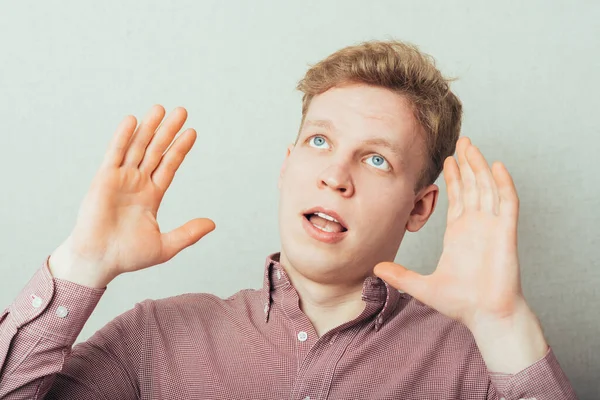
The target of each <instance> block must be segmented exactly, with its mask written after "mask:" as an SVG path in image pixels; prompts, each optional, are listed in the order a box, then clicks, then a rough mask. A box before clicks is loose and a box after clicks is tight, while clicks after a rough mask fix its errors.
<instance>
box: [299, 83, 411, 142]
mask: <svg viewBox="0 0 600 400" xmlns="http://www.w3.org/2000/svg"><path fill="white" fill-rule="evenodd" d="M324 121H327V122H324ZM315 127H316V128H317V129H323V130H335V131H336V133H338V134H341V135H343V136H344V138H350V139H356V140H357V141H365V140H370V139H385V140H386V141H388V142H391V143H393V144H394V146H395V147H398V148H401V149H403V150H404V151H407V152H408V151H411V150H415V145H416V144H417V143H418V142H419V141H418V140H417V138H418V137H419V131H420V126H419V124H418V122H417V120H416V118H415V117H414V114H413V109H412V107H411V105H410V102H409V101H408V100H407V99H406V98H405V97H404V96H401V95H400V94H398V93H394V92H392V91H391V90H389V89H385V88H381V87H376V86H370V85H366V84H351V85H345V86H340V87H334V88H331V89H329V90H327V91H326V92H324V93H321V94H319V95H317V96H315V97H313V99H312V101H311V103H310V106H309V108H308V110H307V113H306V118H305V121H304V125H303V130H309V129H310V130H312V129H315ZM411 152H412V151H411Z"/></svg>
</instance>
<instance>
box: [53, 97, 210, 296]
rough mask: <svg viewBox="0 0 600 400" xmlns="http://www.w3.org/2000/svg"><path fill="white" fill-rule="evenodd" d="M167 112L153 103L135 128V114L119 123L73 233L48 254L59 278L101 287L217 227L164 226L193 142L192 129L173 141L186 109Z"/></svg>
mask: <svg viewBox="0 0 600 400" xmlns="http://www.w3.org/2000/svg"><path fill="white" fill-rule="evenodd" d="M164 116H165V110H164V108H163V107H162V106H160V105H155V106H153V107H152V108H151V109H150V111H149V112H148V114H147V115H146V116H145V117H144V119H143V120H142V122H141V123H140V125H139V126H138V127H137V129H136V124H137V120H136V118H135V117H133V116H127V117H126V118H125V119H124V120H123V121H122V122H121V123H120V124H119V126H118V128H117V130H116V132H115V134H114V137H113V138H112V140H111V142H110V145H109V147H108V150H107V152H106V155H105V157H104V160H103V162H102V164H101V166H100V168H99V170H98V172H97V174H96V175H95V177H94V179H93V181H92V184H91V187H90V189H89V191H88V193H87V194H86V196H85V198H84V200H83V202H82V204H81V206H80V209H79V213H78V215H77V222H76V224H75V227H74V229H73V231H72V232H71V234H70V235H69V237H68V238H67V239H66V240H65V242H64V243H63V244H61V246H59V248H58V249H57V250H56V251H55V252H54V253H53V254H52V255H51V257H50V263H49V264H50V269H51V272H52V274H53V275H54V276H55V277H57V278H62V279H67V280H71V281H73V282H76V283H80V284H83V285H88V286H92V287H99V288H101V287H104V286H105V285H106V284H107V283H108V282H110V281H111V280H112V279H114V278H115V277H116V276H118V275H119V274H122V273H125V272H132V271H137V270H140V269H143V268H147V267H150V266H152V265H157V264H161V263H164V262H166V261H168V260H170V259H171V258H173V257H174V256H175V255H176V254H177V253H179V252H180V251H181V250H183V249H184V248H186V247H188V246H190V245H192V244H194V243H196V242H197V241H198V240H200V239H201V238H202V237H203V236H204V235H206V234H207V233H209V232H211V231H212V230H213V229H214V228H215V224H214V222H213V221H211V220H210V219H207V218H196V219H193V220H191V221H189V222H187V223H185V224H184V225H183V226H180V227H179V228H177V229H174V230H172V231H170V232H167V233H161V231H160V228H159V225H158V222H157V221H156V216H157V213H158V208H159V206H160V203H161V201H162V199H163V197H164V195H165V192H166V190H167V189H168V188H169V185H170V184H171V182H172V180H173V177H174V175H175V172H176V171H177V169H178V168H179V166H180V165H181V163H182V161H183V159H184V158H185V156H186V154H187V153H188V152H189V151H190V149H191V148H192V146H193V144H194V142H195V140H196V131H195V130H194V129H191V128H190V129H187V130H186V131H185V132H183V133H182V134H181V135H180V136H179V137H178V138H177V139H176V140H175V141H174V142H173V138H174V137H175V135H176V134H177V132H178V131H179V130H180V129H181V128H182V126H183V124H184V122H185V120H186V118H187V111H186V110H185V109H184V108H181V107H179V108H176V109H175V110H173V111H172V112H171V113H170V114H169V116H168V117H167V118H166V119H165V120H164V121H162V120H163V117H164ZM161 121H162V124H161ZM159 124H160V126H159ZM172 142H173V143H172ZM171 143H172V145H171ZM169 145H171V146H170V147H169ZM167 148H168V150H167Z"/></svg>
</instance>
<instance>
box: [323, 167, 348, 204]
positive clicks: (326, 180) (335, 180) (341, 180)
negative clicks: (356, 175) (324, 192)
mask: <svg viewBox="0 0 600 400" xmlns="http://www.w3.org/2000/svg"><path fill="white" fill-rule="evenodd" d="M317 186H318V187H319V189H325V188H330V189H332V190H335V191H337V192H339V193H340V194H341V195H343V196H344V197H350V196H352V195H353V194H354V184H353V183H352V178H351V176H350V174H349V171H348V170H347V169H344V168H342V167H341V166H339V165H331V166H329V167H328V168H326V169H325V170H324V171H323V172H322V173H321V174H320V175H319V177H318V181H317Z"/></svg>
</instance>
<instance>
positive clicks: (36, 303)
mask: <svg viewBox="0 0 600 400" xmlns="http://www.w3.org/2000/svg"><path fill="white" fill-rule="evenodd" d="M43 302H44V301H43V300H42V299H41V298H40V297H38V296H35V295H34V296H32V300H31V305H32V306H33V307H35V308H40V307H41V306H42V303H43Z"/></svg>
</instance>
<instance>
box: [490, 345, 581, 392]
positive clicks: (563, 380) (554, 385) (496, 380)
mask: <svg viewBox="0 0 600 400" xmlns="http://www.w3.org/2000/svg"><path fill="white" fill-rule="evenodd" d="M488 372H489V371H488ZM489 377H490V381H491V382H490V383H491V385H490V391H489V393H488V399H489V400H513V399H514V400H520V399H546V400H577V395H576V394H575V391H574V390H573V387H572V386H571V383H570V382H569V379H568V378H567V376H566V375H565V373H564V372H563V370H562V368H561V367H560V365H559V363H558V360H557V358H556V357H555V355H554V352H553V351H552V348H551V347H550V346H548V351H547V352H546V354H545V355H544V357H542V358H541V359H539V360H538V361H536V362H534V363H533V364H531V365H530V366H528V367H527V368H525V369H523V370H521V371H519V372H517V373H516V374H506V373H500V372H489Z"/></svg>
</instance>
